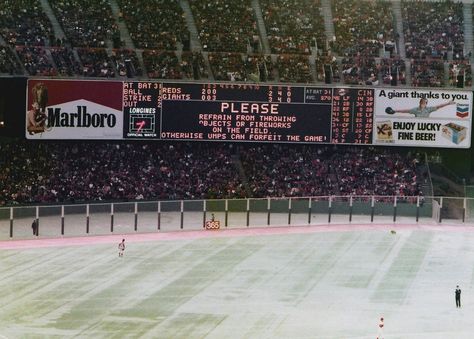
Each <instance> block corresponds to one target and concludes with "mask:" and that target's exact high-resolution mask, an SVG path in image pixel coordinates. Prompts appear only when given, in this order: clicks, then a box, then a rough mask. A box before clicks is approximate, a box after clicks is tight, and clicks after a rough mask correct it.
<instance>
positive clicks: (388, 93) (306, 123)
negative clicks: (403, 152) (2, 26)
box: [26, 79, 472, 148]
mask: <svg viewBox="0 0 474 339" xmlns="http://www.w3.org/2000/svg"><path fill="white" fill-rule="evenodd" d="M78 82H80V84H77V83H78ZM58 83H59V84H58ZM38 88H43V91H47V98H48V99H47V102H44V101H45V100H43V102H40V101H41V98H40V97H39V94H38V91H39V90H38ZM53 90H54V91H53ZM59 92H61V93H59ZM401 96H404V98H400V97H401ZM429 96H431V97H432V98H433V97H437V98H436V100H439V103H438V102H435V103H434V105H433V106H430V107H435V108H430V109H429V110H431V112H434V111H436V110H438V111H439V112H441V114H440V115H439V116H438V117H437V118H430V117H428V116H426V114H425V113H426V112H427V111H429V110H426V112H425V113H423V114H424V116H422V114H421V113H420V114H419V115H420V116H417V114H416V112H415V111H416V110H415V108H416V106H417V105H418V101H419V99H420V98H426V97H429ZM445 102H449V104H448V103H445ZM397 105H399V106H400V105H405V106H407V108H406V107H401V108H399V109H398V108H397V107H396V106H397ZM443 105H444V106H443ZM27 106H28V107H27V110H26V111H27V112H26V113H27V128H26V130H27V133H26V136H27V138H30V139H36V138H38V139H39V138H42V139H82V138H89V139H157V140H213V141H236V142H284V143H316V144H317V143H326V144H327V143H333V144H365V145H375V144H383V145H397V146H398V145H416V146H428V147H459V148H467V147H469V146H470V129H471V125H470V121H471V112H472V93H470V92H466V91H447V92H445V91H440V93H438V92H436V91H433V90H420V89H416V90H413V89H410V90H406V89H405V90H400V89H397V90H393V89H378V88H377V89H374V88H355V87H354V88H352V87H347V88H346V87H344V88H341V87H338V88H334V87H324V86H320V87H318V86H290V85H260V84H237V83H172V82H151V81H145V82H137V81H132V82H111V81H61V80H36V79H35V80H30V81H29V82H28V98H27ZM438 106H440V107H438ZM436 107H438V108H436ZM388 108H390V110H389V109H388ZM408 108H412V109H413V112H408V111H409V109H408ZM397 109H398V111H397ZM392 111H393V112H392ZM459 111H461V114H459ZM35 112H36V113H35ZM431 112H430V113H431ZM34 115H41V116H42V117H43V118H44V122H43V124H44V126H43V127H38V126H35V127H34V128H33V127H32V126H31V125H35V122H34V121H35V119H33V118H32V116H34ZM38 120H39V119H38ZM39 121H40V120H39ZM411 124H414V125H415V126H414V127H413V125H411ZM427 133H428V134H429V133H431V135H428V134H427ZM453 133H454V134H456V133H457V134H461V136H460V137H458V135H456V136H453ZM443 135H444V138H443ZM461 139H462V140H461Z"/></svg>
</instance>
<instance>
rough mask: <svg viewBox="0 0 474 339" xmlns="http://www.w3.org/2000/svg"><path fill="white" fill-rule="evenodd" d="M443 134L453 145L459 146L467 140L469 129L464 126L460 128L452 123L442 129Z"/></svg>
mask: <svg viewBox="0 0 474 339" xmlns="http://www.w3.org/2000/svg"><path fill="white" fill-rule="evenodd" d="M441 132H442V133H443V136H444V137H445V138H447V139H449V140H451V141H452V142H453V143H455V144H456V145H458V144H459V143H461V141H463V140H464V139H466V136H467V128H466V127H464V126H459V125H457V124H454V123H452V122H450V123H449V124H446V125H443V126H442V127H441Z"/></svg>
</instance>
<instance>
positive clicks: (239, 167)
mask: <svg viewBox="0 0 474 339" xmlns="http://www.w3.org/2000/svg"><path fill="white" fill-rule="evenodd" d="M232 163H233V164H234V166H235V168H236V169H237V171H238V172H239V177H240V180H241V181H242V185H243V186H244V189H245V193H246V194H247V196H248V197H251V196H252V195H251V193H252V192H251V191H250V186H249V182H248V179H247V175H246V174H245V170H244V166H242V161H240V154H233V155H232Z"/></svg>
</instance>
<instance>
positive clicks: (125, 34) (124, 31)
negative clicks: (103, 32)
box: [109, 0, 146, 70]
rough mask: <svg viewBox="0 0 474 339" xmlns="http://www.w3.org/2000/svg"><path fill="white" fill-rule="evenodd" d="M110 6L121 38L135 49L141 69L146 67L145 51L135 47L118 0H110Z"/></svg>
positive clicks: (129, 46) (128, 46) (126, 44)
mask: <svg viewBox="0 0 474 339" xmlns="http://www.w3.org/2000/svg"><path fill="white" fill-rule="evenodd" d="M109 4H110V8H111V9H112V15H113V16H114V19H115V22H116V23H117V26H118V28H119V30H120V39H121V40H122V41H123V43H124V45H125V47H126V48H128V49H133V50H135V54H136V55H137V58H138V63H139V65H140V68H141V69H143V70H144V69H146V68H145V63H144V62H143V51H142V50H138V49H135V44H134V43H133V40H132V38H131V37H130V32H129V31H128V27H127V25H126V24H125V22H124V21H123V20H122V18H121V16H120V13H121V10H120V7H119V5H118V3H117V1H116V0H109Z"/></svg>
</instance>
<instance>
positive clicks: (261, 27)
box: [252, 0, 271, 54]
mask: <svg viewBox="0 0 474 339" xmlns="http://www.w3.org/2000/svg"><path fill="white" fill-rule="evenodd" d="M252 8H253V10H254V12H255V18H256V19H257V28H258V32H259V33H260V41H261V43H262V48H263V53H265V54H270V53H271V50H270V43H269V42H268V35H267V28H266V27H265V22H264V20H263V15H262V8H261V6H260V2H259V1H258V0H252Z"/></svg>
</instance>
